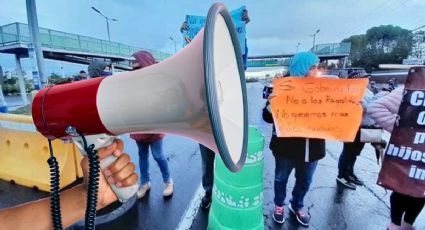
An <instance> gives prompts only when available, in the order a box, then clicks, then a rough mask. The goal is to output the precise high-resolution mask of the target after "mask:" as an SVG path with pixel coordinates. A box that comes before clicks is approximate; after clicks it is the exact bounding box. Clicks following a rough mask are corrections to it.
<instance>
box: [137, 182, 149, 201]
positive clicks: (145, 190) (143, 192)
mask: <svg viewBox="0 0 425 230" xmlns="http://www.w3.org/2000/svg"><path fill="white" fill-rule="evenodd" d="M150 190H151V182H148V183H145V184H143V185H142V186H141V187H140V189H139V191H137V197H138V198H139V199H140V198H143V197H144V196H145V195H146V193H148V192H149V191H150Z"/></svg>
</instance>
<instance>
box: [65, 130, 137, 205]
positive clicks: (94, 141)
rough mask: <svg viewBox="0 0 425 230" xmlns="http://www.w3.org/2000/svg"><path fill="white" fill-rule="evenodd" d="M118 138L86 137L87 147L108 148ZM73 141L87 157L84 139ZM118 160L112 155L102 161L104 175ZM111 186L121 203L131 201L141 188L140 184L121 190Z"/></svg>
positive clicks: (103, 136)
mask: <svg viewBox="0 0 425 230" xmlns="http://www.w3.org/2000/svg"><path fill="white" fill-rule="evenodd" d="M116 138H117V137H115V136H108V135H106V134H96V135H88V136H85V139H86V142H87V146H90V145H94V148H93V149H94V150H98V149H100V148H103V147H107V146H108V145H110V144H112V143H113V142H114V140H115V139H116ZM72 139H73V140H74V143H75V145H76V146H77V147H78V149H79V150H80V153H81V154H82V155H83V156H86V155H87V154H86V151H85V150H84V143H83V141H82V138H81V137H80V136H78V137H73V138H72ZM116 159H117V157H115V156H114V155H110V156H108V157H106V158H105V159H103V160H101V161H100V168H101V169H102V173H104V170H105V169H106V168H107V167H109V166H110V165H111V164H112V163H113V162H114V161H115V160H116ZM103 175H105V174H103ZM108 183H109V182H108ZM110 186H111V188H112V190H113V191H114V193H115V195H117V197H118V200H120V201H121V202H125V201H127V200H128V199H130V198H131V197H132V196H133V195H134V194H136V192H137V190H138V188H139V185H138V184H135V185H132V186H128V187H123V188H119V187H117V186H116V185H114V184H112V185H111V184H110Z"/></svg>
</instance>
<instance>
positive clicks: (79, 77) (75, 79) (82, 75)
mask: <svg viewBox="0 0 425 230" xmlns="http://www.w3.org/2000/svg"><path fill="white" fill-rule="evenodd" d="M86 78H87V74H86V71H84V70H81V71H80V74H79V75H77V76H75V77H74V80H73V81H81V80H85V79H86Z"/></svg>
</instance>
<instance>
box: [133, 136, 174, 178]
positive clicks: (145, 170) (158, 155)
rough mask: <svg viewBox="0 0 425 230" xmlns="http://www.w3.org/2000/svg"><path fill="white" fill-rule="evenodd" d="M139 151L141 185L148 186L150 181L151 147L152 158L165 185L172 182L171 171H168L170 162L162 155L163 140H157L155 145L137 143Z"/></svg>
mask: <svg viewBox="0 0 425 230" xmlns="http://www.w3.org/2000/svg"><path fill="white" fill-rule="evenodd" d="M136 144H137V147H138V149H139V165H140V184H141V185H143V184H146V183H148V182H149V181H150V179H149V146H150V147H151V151H152V156H153V158H154V159H155V161H156V163H157V164H158V166H159V169H160V170H161V174H162V179H163V180H164V183H167V182H170V180H171V177H170V171H169V169H168V162H167V159H165V156H164V154H163V153H162V139H160V140H157V141H155V142H153V143H150V144H146V143H139V142H136Z"/></svg>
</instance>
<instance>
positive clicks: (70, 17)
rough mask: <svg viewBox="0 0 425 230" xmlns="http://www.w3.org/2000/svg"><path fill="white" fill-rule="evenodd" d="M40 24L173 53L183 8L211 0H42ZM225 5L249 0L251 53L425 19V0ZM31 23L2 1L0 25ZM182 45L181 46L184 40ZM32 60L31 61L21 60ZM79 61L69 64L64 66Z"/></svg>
mask: <svg viewBox="0 0 425 230" xmlns="http://www.w3.org/2000/svg"><path fill="white" fill-rule="evenodd" d="M36 2H37V12H38V21H39V26H40V27H45V28H50V29H55V30H60V31H64V32H69V33H76V34H80V35H86V36H91V37H95V38H102V39H107V33H106V23H105V20H104V18H102V17H100V16H99V15H98V14H96V13H95V12H94V11H93V10H92V9H91V6H94V7H96V8H97V9H99V10H100V11H102V12H103V13H104V14H105V15H107V16H109V17H112V18H116V19H118V22H111V23H110V30H111V40H113V41H117V42H121V43H125V44H129V45H133V46H138V47H143V48H149V49H153V50H161V51H165V52H169V53H173V52H174V44H173V42H172V41H171V40H170V39H169V37H170V36H171V37H173V38H174V39H175V40H177V41H179V42H180V43H181V41H182V37H181V34H180V31H179V28H180V25H181V23H182V21H183V20H184V18H185V15H186V14H194V15H206V14H207V12H208V8H209V7H210V5H211V4H212V3H213V2H214V1H210V0H202V1H201V0H179V1H177V0H176V1H171V0H138V1H136V0H72V1H71V0H60V1H58V0H38V1H36ZM222 2H223V3H224V4H225V5H226V6H227V7H228V9H230V10H232V9H236V8H238V7H239V6H241V5H246V7H247V9H248V10H249V15H250V18H251V22H250V23H249V24H248V25H247V38H248V47H249V55H261V54H276V53H288V52H294V51H295V50H296V45H297V43H298V42H300V43H301V46H300V50H307V49H309V48H311V46H312V37H310V36H309V35H310V34H312V33H314V32H315V31H316V30H317V29H320V33H319V34H318V36H317V37H316V43H332V42H340V41H341V40H342V39H344V38H346V37H349V36H350V35H354V34H361V33H365V32H366V30H367V29H368V28H370V27H372V26H379V25H387V24H393V25H398V26H401V27H403V28H406V29H413V28H416V27H419V26H422V25H425V13H424V12H425V0H264V1H260V0H256V1H254V0H248V1H240V0H223V1H222ZM13 22H24V23H26V22H27V17H26V7H25V0H13V1H12V0H0V25H5V24H8V23H13ZM178 47H181V45H180V44H179V45H178ZM58 63H59V62H48V68H47V69H48V70H47V71H48V72H53V71H55V72H58V71H57V69H59V66H60V64H58ZM0 65H2V66H4V68H5V69H10V68H13V67H14V62H13V59H12V58H11V57H10V56H9V57H5V55H1V54H0ZM24 65H25V66H27V62H25V63H24ZM76 68H81V66H78V67H77V66H75V65H73V66H72V65H66V69H67V72H69V71H71V70H72V71H74V70H75V69H76Z"/></svg>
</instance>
